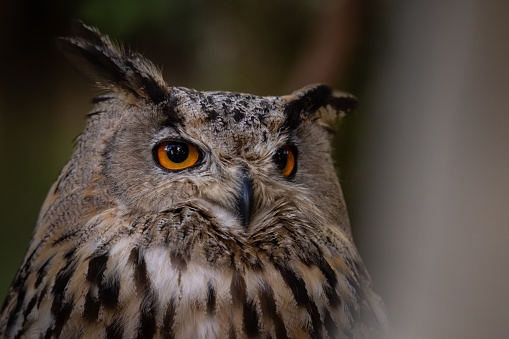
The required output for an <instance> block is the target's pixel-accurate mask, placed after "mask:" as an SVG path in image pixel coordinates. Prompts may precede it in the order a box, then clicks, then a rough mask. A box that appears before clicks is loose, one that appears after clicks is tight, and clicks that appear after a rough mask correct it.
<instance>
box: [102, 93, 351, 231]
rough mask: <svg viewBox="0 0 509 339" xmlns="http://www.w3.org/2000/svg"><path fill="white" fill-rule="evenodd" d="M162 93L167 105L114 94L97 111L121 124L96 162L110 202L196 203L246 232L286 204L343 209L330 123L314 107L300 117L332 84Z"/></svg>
mask: <svg viewBox="0 0 509 339" xmlns="http://www.w3.org/2000/svg"><path fill="white" fill-rule="evenodd" d="M167 91H168V93H169V94H167V96H166V98H165V100H164V104H163V105H154V104H153V103H151V102H150V101H145V100H141V101H140V100H139V101H135V102H134V104H133V103H131V104H129V103H126V102H125V101H126V100H125V99H124V98H122V96H118V95H117V96H111V97H108V98H107V99H105V100H103V101H102V102H101V104H100V105H99V106H100V107H98V110H99V111H101V112H104V113H100V114H98V116H99V118H101V119H114V120H115V121H119V122H118V123H117V125H116V126H115V132H114V133H111V136H110V137H109V138H108V139H107V141H106V145H105V152H104V153H105V154H106V157H105V159H104V162H103V164H101V167H102V168H103V171H102V173H104V174H105V177H106V178H107V179H106V182H107V184H108V186H109V187H110V189H109V190H110V191H111V192H113V194H114V196H115V199H116V203H118V204H123V205H125V206H126V207H127V208H128V210H130V211H132V213H157V212H161V211H164V210H168V209H172V208H178V207H179V206H183V205H192V206H195V207H196V208H198V209H199V210H201V211H204V212H205V213H208V214H210V215H212V216H214V217H215V218H216V221H217V222H218V223H219V224H222V225H226V227H229V228H232V229H234V230H242V231H245V232H254V231H255V230H256V229H259V228H262V227H264V226H266V225H267V224H268V223H271V222H273V219H274V218H276V217H281V216H284V215H288V214H289V213H290V211H291V210H297V209H298V210H300V211H306V212H307V213H303V215H323V214H324V213H321V212H320V211H317V210H316V207H315V206H324V208H326V210H327V211H329V210H330V211H331V213H332V215H335V216H338V213H340V212H341V210H342V206H341V204H342V199H341V195H340V190H339V186H338V184H337V179H336V177H335V171H334V167H333V164H332V160H331V158H330V146H329V143H330V136H331V131H332V130H331V126H327V125H325V124H323V119H321V118H322V117H320V116H318V115H317V112H313V113H312V114H313V115H310V114H309V112H306V114H307V115H309V116H300V114H301V112H302V110H303V107H304V106H307V105H310V102H311V101H314V100H316V98H317V97H318V98H320V97H322V98H325V99H330V97H331V95H332V94H331V92H330V90H329V89H328V87H325V86H313V87H310V88H306V89H304V90H302V91H299V92H297V93H295V94H293V95H292V96H287V97H258V96H254V95H250V94H241V93H228V92H197V91H194V90H190V89H186V88H176V87H167ZM322 100H323V99H322ZM118 107H121V108H120V109H119V108H118ZM321 123H322V124H321ZM99 124H101V123H99ZM103 124H104V123H103ZM317 177H319V178H321V180H320V181H319V180H316V178H317ZM322 180H324V181H326V182H327V185H325V184H321V182H322ZM331 184H332V185H331ZM297 206H298V208H297ZM294 214H295V212H294ZM329 215H330V214H329ZM268 216H270V217H268ZM287 217H288V216H287ZM313 219H314V220H313V222H323V220H319V218H317V217H314V218H313Z"/></svg>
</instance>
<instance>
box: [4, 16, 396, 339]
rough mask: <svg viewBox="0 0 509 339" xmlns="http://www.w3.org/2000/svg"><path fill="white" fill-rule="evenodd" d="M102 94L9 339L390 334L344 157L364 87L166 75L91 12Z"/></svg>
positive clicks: (86, 62) (9, 304)
mask: <svg viewBox="0 0 509 339" xmlns="http://www.w3.org/2000/svg"><path fill="white" fill-rule="evenodd" d="M58 44H59V47H60V49H61V50H62V51H63V52H64V53H65V54H66V55H67V56H68V57H69V58H70V59H71V60H73V61H75V62H76V63H77V64H78V65H79V67H82V68H84V69H85V70H86V71H87V72H88V73H89V74H90V75H91V76H92V78H93V79H94V80H95V81H97V83H98V84H99V85H100V86H101V87H102V88H106V89H108V90H109V92H111V93H110V94H106V95H102V96H99V97H97V98H95V99H94V100H93V102H94V104H95V106H94V109H93V110H92V111H91V112H90V113H89V114H88V119H87V124H86V127H85V129H84V131H83V132H82V133H81V134H80V135H79V137H78V138H77V142H76V146H75V152H74V154H73V155H72V157H71V159H70V161H69V162H68V163H67V164H66V165H65V167H64V168H63V169H62V171H61V173H60V175H59V176H58V179H57V180H56V182H55V183H54V184H53V186H52V187H51V189H50V191H49V193H48V196H47V198H46V200H45V202H44V204H43V206H42V209H41V212H40V215H39V219H38V222H37V225H36V228H35V231H34V234H33V239H32V241H31V243H30V246H29V249H28V252H27V254H26V257H25V259H24V262H23V264H22V265H21V268H20V269H19V271H18V273H17V275H16V277H15V279H14V281H13V283H12V285H11V287H10V290H9V292H8V295H7V297H6V300H5V302H4V304H3V307H2V310H1V314H0V337H2V338H277V339H284V338H331V339H332V338H383V337H385V336H387V335H388V333H389V330H388V325H387V321H386V316H385V311H384V306H383V303H382V301H381V300H380V298H379V297H378V296H377V295H376V294H375V293H374V292H373V290H372V288H371V282H370V278H369V275H368V273H367V271H366V269H365V267H364V266H363V263H362V261H361V259H360V257H359V254H358V252H357V250H356V247H355V245H354V243H353V240H352V234H351V231H350V225H349V221H348V216H347V210H346V207H345V202H344V200H343V197H342V193H341V189H340V186H339V182H338V179H337V177H336V173H335V170H334V165H333V161H332V158H331V146H330V141H331V138H332V136H333V134H334V126H335V122H336V120H338V119H339V118H340V117H341V116H343V115H344V114H345V113H348V112H350V111H352V110H353V109H354V106H355V104H356V100H355V99H354V98H353V97H352V96H350V95H348V94H345V93H341V92H336V91H333V90H331V89H330V88H329V87H327V86H325V85H311V86H307V87H305V88H302V89H300V90H298V91H295V92H294V93H293V94H291V95H286V96H280V97H279V96H256V95H251V94H243V93H232V92H200V91H197V90H193V89H188V88H183V87H173V86H169V85H168V84H166V83H165V81H164V80H163V78H162V75H161V73H160V71H159V70H158V69H157V68H156V67H155V66H154V65H153V64H152V63H151V62H150V61H148V60H146V59H145V58H144V57H142V56H141V55H140V54H138V53H135V52H132V51H129V50H125V49H123V48H121V47H119V46H118V45H116V44H113V43H112V42H111V41H110V39H109V38H108V37H107V36H101V35H100V33H99V32H98V31H97V30H96V29H95V28H91V27H87V26H85V25H83V24H80V25H79V27H78V28H77V31H76V35H75V36H73V37H69V38H62V39H60V40H59V42H58Z"/></svg>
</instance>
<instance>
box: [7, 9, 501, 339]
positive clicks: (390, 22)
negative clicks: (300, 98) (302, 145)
mask: <svg viewBox="0 0 509 339" xmlns="http://www.w3.org/2000/svg"><path fill="white" fill-rule="evenodd" d="M507 13H509V2H504V1H496V0H484V1H481V0H462V1H454V0H441V1H438V0H428V1H424V0H423V1H414V0H410V1H408V0H315V1H311V0H270V1H269V0H258V1H254V0H251V1H249V0H246V1H237V2H233V1H225V0H222V1H221V0H213V1H205V0H186V1H177V0H145V1H141V0H123V1H120V0H106V1H105V0H101V1H100V0H81V1H73V2H71V1H62V0H46V1H41V0H38V1H35V0H32V1H30V0H20V1H16V2H15V1H4V2H2V4H0V46H1V47H0V48H1V53H0V61H1V65H3V67H2V71H1V73H0V74H1V76H0V183H1V186H0V300H3V298H4V296H5V294H6V293H7V289H8V287H9V284H10V282H11V281H12V279H13V277H14V275H15V273H16V270H17V268H18V267H19V265H20V264H21V262H22V260H23V257H24V254H25V251H26V249H27V247H28V242H29V241H30V238H31V233H32V230H33V228H34V226H35V222H36V220H37V215H38V211H39V208H40V206H41V205H42V202H43V200H44V197H45V195H46V193H47V191H48V189H49V187H50V185H51V184H52V182H53V181H54V180H55V178H56V177H57V175H58V173H59V170H60V168H61V167H62V166H63V165H64V164H65V162H66V161H67V159H68V158H69V157H70V155H71V153H72V148H73V141H72V140H73V139H74V138H75V137H76V136H77V135H78V134H79V133H80V131H81V130H82V129H83V127H84V123H85V114H86V113H87V111H89V110H90V109H91V107H92V105H91V103H90V102H91V101H90V100H91V98H92V97H94V96H96V95H98V94H100V93H101V91H99V90H97V89H95V88H94V86H93V84H91V83H90V82H89V81H88V80H87V79H86V78H85V77H84V76H82V75H81V74H80V73H79V72H78V71H76V70H75V69H74V68H73V67H72V66H70V65H69V64H68V63H67V62H66V60H65V59H64V58H63V57H62V56H61V55H60V53H59V52H58V51H57V49H56V47H55V44H54V37H55V36H61V35H66V34H69V33H70V24H71V22H72V20H73V19H81V20H83V21H84V22H85V23H87V24H89V25H94V26H97V27H98V28H99V29H100V30H101V32H102V33H104V34H108V35H110V37H112V38H113V39H114V40H117V41H123V42H124V43H125V44H126V45H127V46H130V47H131V48H133V49H135V50H138V51H139V52H142V53H143V54H145V55H146V56H147V57H148V58H149V59H151V60H152V61H154V62H155V63H156V64H157V65H158V66H161V67H163V73H164V75H165V78H166V81H167V82H168V83H169V84H171V85H176V86H186V87H192V88H196V89H199V90H230V91H242V92H252V93H254V94H259V95H283V94H288V93H290V92H291V91H293V90H295V89H297V88H299V87H301V86H303V85H306V84H309V83H314V82H323V83H327V84H329V85H331V86H333V87H336V88H340V89H343V90H346V91H348V92H351V93H353V94H355V95H356V96H357V97H358V98H359V100H360V107H359V109H358V111H357V113H356V114H354V115H351V116H348V117H346V118H345V119H344V121H343V123H342V124H341V127H340V130H339V133H338V136H337V137H336V140H335V149H336V154H335V156H336V163H337V167H338V171H339V173H340V177H341V182H342V186H343V189H344V193H345V197H346V200H347V204H348V207H349V211H350V217H351V222H352V228H353V231H354V237H355V239H356V242H357V244H358V247H359V250H360V252H361V255H362V257H363V259H364V261H365V264H366V266H367V267H368V270H369V271H370V273H371V275H372V278H373V281H374V285H375V289H376V290H377V291H378V292H379V293H380V294H381V295H382V297H383V298H384V299H385V301H386V304H387V308H388V310H389V313H390V318H391V319H392V323H393V326H394V328H395V332H396V334H397V337H399V338H506V337H507V333H509V321H507V320H508V316H509V291H508V286H509V263H508V262H509V95H508V94H507V93H508V92H509V63H508V61H509V20H507V18H506V16H507Z"/></svg>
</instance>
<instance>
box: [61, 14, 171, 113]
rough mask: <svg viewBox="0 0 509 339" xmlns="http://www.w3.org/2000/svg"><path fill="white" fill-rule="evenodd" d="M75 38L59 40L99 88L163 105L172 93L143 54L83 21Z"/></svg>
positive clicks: (70, 56)
mask: <svg viewBox="0 0 509 339" xmlns="http://www.w3.org/2000/svg"><path fill="white" fill-rule="evenodd" d="M73 28H74V34H75V35H74V36H72V37H63V38H59V39H57V45H58V47H59V48H60V50H61V51H62V52H63V54H64V55H65V56H66V57H67V58H68V59H69V60H70V61H71V62H73V63H74V64H75V65H76V66H77V67H78V68H79V69H82V70H84V71H85V73H86V74H88V75H89V76H90V77H91V78H92V79H93V80H95V81H97V82H98V83H99V85H100V86H102V87H106V88H108V89H112V90H114V91H117V92H119V91H120V92H124V93H127V94H134V95H135V97H138V98H143V99H146V100H149V101H151V102H153V103H154V104H156V105H157V104H160V103H162V102H164V101H165V100H166V99H167V97H168V95H169V94H170V88H169V87H168V85H167V84H166V83H165V82H164V80H163V78H162V75H161V72H160V71H159V70H158V69H157V67H155V66H154V64H153V63H152V62H150V61H149V60H147V59H145V58H144V57H143V56H142V55H141V54H139V53H136V52H132V51H129V50H127V51H126V50H124V49H123V48H122V47H121V46H117V45H116V44H114V43H112V42H111V40H110V39H109V38H108V36H102V35H101V34H100V33H99V31H98V30H97V29H96V28H94V27H89V26H87V25H85V24H84V23H82V22H81V21H79V22H77V23H76V24H75V27H73Z"/></svg>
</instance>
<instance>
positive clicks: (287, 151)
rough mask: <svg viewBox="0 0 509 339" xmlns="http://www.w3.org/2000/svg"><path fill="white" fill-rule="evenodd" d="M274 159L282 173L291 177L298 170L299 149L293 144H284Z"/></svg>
mask: <svg viewBox="0 0 509 339" xmlns="http://www.w3.org/2000/svg"><path fill="white" fill-rule="evenodd" d="M273 160H274V163H275V164H276V166H277V169H278V170H279V171H280V172H281V175H282V176H284V177H289V176H291V175H293V174H295V171H296V170H297V149H296V148H295V147H293V146H283V147H281V148H280V149H278V150H277V151H276V154H274V158H273Z"/></svg>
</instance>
